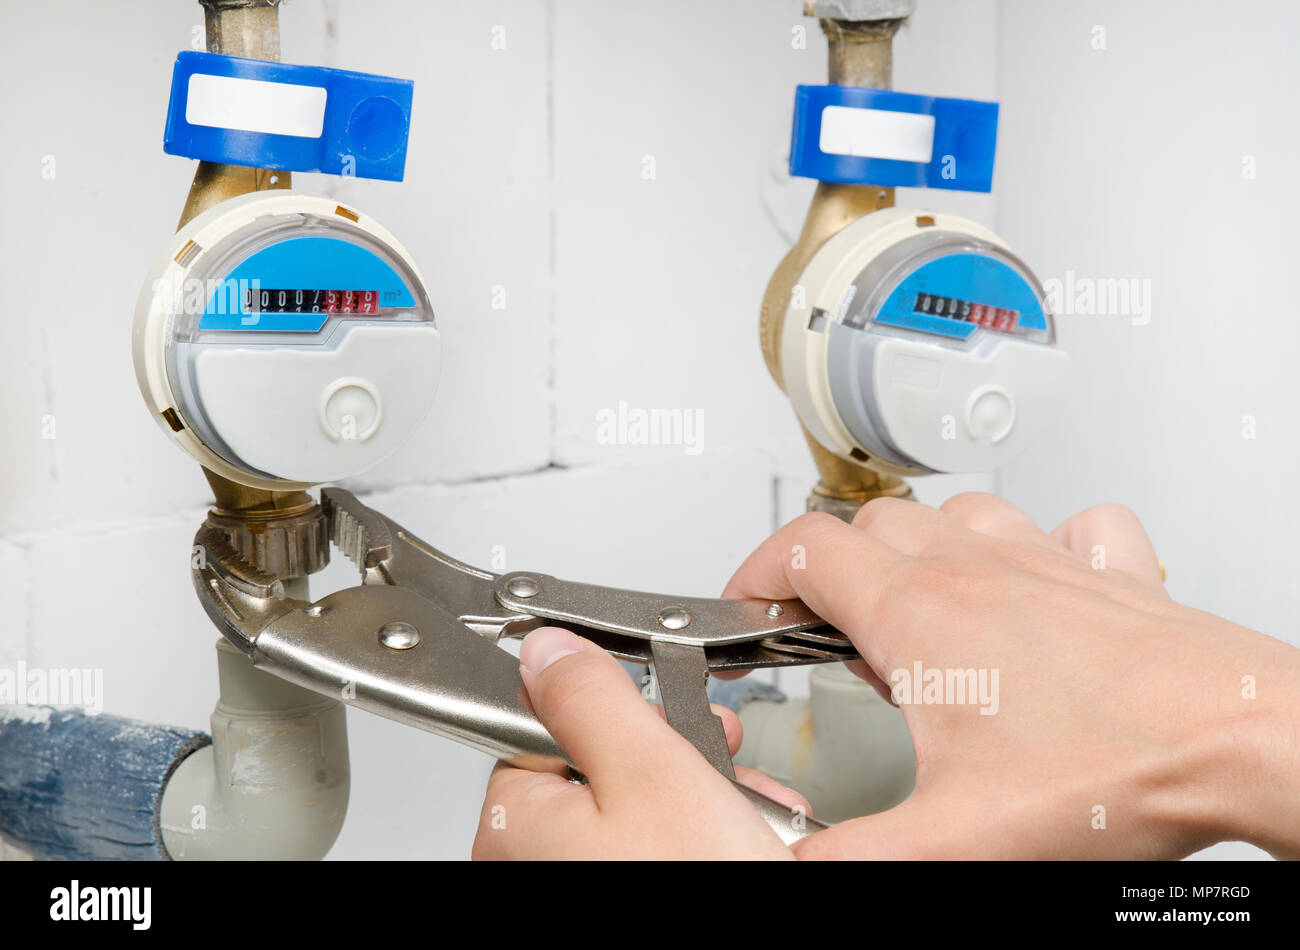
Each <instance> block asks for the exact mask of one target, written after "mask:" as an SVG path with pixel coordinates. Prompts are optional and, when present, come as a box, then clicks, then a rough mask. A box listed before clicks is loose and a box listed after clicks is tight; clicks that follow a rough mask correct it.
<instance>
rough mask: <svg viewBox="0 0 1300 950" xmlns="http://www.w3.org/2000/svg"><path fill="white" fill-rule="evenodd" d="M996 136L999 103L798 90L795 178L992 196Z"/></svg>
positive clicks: (877, 92) (887, 93)
mask: <svg viewBox="0 0 1300 950" xmlns="http://www.w3.org/2000/svg"><path fill="white" fill-rule="evenodd" d="M997 135H998V105H997V103H996V102H977V101H975V100H973V99H939V98H935V97H933V96H916V95H912V94H911V93H906V92H894V91H893V90H889V89H861V88H858V87H856V86H799V87H797V89H796V91H795V106H794V129H793V132H792V135H791V141H790V174H791V175H798V176H800V177H803V178H815V179H817V180H818V181H829V182H839V183H842V184H855V185H883V186H886V187H898V186H901V187H918V188H948V189H953V190H957V191H990V190H991V189H992V188H993V154H994V151H995V149H996V146H997Z"/></svg>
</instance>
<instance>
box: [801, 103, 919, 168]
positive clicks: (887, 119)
mask: <svg viewBox="0 0 1300 950" xmlns="http://www.w3.org/2000/svg"><path fill="white" fill-rule="evenodd" d="M818 145H819V146H820V147H821V150H822V151H823V152H825V153H826V154H827V155H852V156H855V157H857V158H888V159H893V160H894V161H899V162H929V161H930V158H931V156H932V155H933V153H934V116H932V115H918V114H917V113H915V112H887V111H885V110H884V109H852V108H849V107H848V106H827V107H826V108H825V109H823V110H822V134H821V139H820V141H819V142H818Z"/></svg>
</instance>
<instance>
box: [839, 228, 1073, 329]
mask: <svg viewBox="0 0 1300 950" xmlns="http://www.w3.org/2000/svg"><path fill="white" fill-rule="evenodd" d="M851 293H852V301H851V302H850V305H849V308H848V313H847V315H846V317H845V320H844V322H845V323H846V324H847V325H849V326H852V327H856V328H858V329H865V328H866V327H867V326H868V324H872V323H874V324H876V325H877V327H878V328H879V329H882V330H883V329H885V328H894V329H900V330H909V331H913V332H915V333H923V334H926V335H927V336H929V337H931V338H936V337H937V338H939V339H942V340H948V341H954V342H965V341H968V340H971V339H972V338H973V337H975V336H976V335H977V334H978V331H979V330H981V329H982V330H986V331H991V332H994V333H1001V334H1006V335H1009V336H1015V337H1022V338H1024V339H1028V340H1033V341H1036V342H1041V343H1051V342H1053V340H1054V338H1055V332H1054V328H1053V326H1052V319H1051V315H1050V314H1049V313H1048V312H1047V309H1046V307H1045V306H1044V302H1043V300H1044V298H1043V292H1042V289H1041V288H1040V287H1039V286H1038V281H1037V280H1036V279H1035V278H1034V277H1033V275H1032V274H1031V273H1030V272H1029V269H1028V268H1027V267H1025V266H1024V264H1022V263H1021V262H1020V261H1019V260H1017V259H1016V258H1015V257H1014V256H1012V255H1011V254H1009V253H1008V252H1007V251H1005V250H1003V249H1002V248H999V247H996V246H995V245H992V244H990V243H988V242H987V241H982V240H980V239H978V238H975V237H967V236H965V235H957V234H951V233H948V234H944V233H930V234H922V235H918V236H916V237H913V238H909V239H908V240H905V241H900V242H899V243H898V244H896V245H895V246H894V247H892V248H890V249H889V250H888V251H887V252H885V253H883V254H881V255H880V256H879V257H877V258H876V259H875V260H873V261H872V262H871V263H870V264H869V265H868V266H867V267H865V268H864V269H863V270H862V272H861V273H860V274H859V276H858V278H857V279H856V280H855V281H854V282H853V284H852V291H851ZM853 303H857V306H853V305H852V304H853Z"/></svg>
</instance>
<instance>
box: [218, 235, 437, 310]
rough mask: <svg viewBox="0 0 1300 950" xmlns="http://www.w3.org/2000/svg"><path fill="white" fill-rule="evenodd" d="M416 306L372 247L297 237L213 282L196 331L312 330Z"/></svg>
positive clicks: (250, 258)
mask: <svg viewBox="0 0 1300 950" xmlns="http://www.w3.org/2000/svg"><path fill="white" fill-rule="evenodd" d="M414 306H415V296H414V294H412V293H411V289H410V288H409V287H408V286H407V285H406V282H405V281H403V280H402V278H401V277H400V276H399V275H398V273H397V272H396V271H395V270H394V269H393V268H392V267H391V266H389V265H388V264H387V263H386V262H385V261H383V260H382V259H381V258H380V257H379V256H378V255H377V254H375V253H374V252H373V251H371V250H369V249H368V248H365V247H362V246H361V245H359V244H354V243H353V242H351V241H345V240H342V239H340V238H333V237H319V236H311V237H295V238H288V239H286V240H283V241H278V242H276V243H275V244H272V245H270V246H268V247H264V248H262V249H261V250H260V251H256V252H254V253H253V254H250V255H249V256H248V257H246V258H245V259H244V260H243V261H241V262H240V263H239V264H237V265H235V267H234V268H233V269H232V270H231V271H230V273H229V274H228V275H227V276H226V277H225V279H224V280H219V281H216V287H215V288H214V289H212V291H211V293H210V294H209V295H208V299H207V304H206V306H205V308H204V311H203V317H202V319H201V320H200V321H199V329H200V330H263V331H274V332H285V331H289V332H301V333H315V332H317V331H318V330H320V328H321V327H322V326H324V325H325V322H326V321H327V320H328V319H329V318H330V317H331V316H336V315H343V316H346V315H356V316H382V315H383V314H384V313H385V312H386V311H391V310H401V309H407V308H411V307H414Z"/></svg>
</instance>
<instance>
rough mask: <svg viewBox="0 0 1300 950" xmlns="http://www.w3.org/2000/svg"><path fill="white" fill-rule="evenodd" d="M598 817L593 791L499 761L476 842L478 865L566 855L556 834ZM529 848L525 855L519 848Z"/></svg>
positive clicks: (481, 816) (479, 823)
mask: <svg viewBox="0 0 1300 950" xmlns="http://www.w3.org/2000/svg"><path fill="white" fill-rule="evenodd" d="M596 815H597V811H596V803H595V799H594V798H593V797H592V793H591V789H590V788H589V787H588V786H585V785H575V784H574V783H572V782H570V781H568V780H567V779H565V778H564V777H562V776H560V775H556V774H555V773H554V772H532V771H529V770H528V769H517V768H514V767H513V766H510V765H507V764H506V763H504V762H498V763H497V765H496V768H494V769H493V770H492V777H491V778H489V779H488V785H487V791H486V792H485V793H484V797H483V809H482V811H481V812H480V813H479V822H478V833H477V835H476V836H475V838H474V851H473V857H474V859H475V860H479V861H482V860H518V859H526V858H529V857H533V856H544V855H553V854H561V853H563V848H564V846H565V845H566V844H567V842H565V841H563V840H556V835H557V833H559V832H558V829H565V828H568V827H570V825H571V824H572V823H586V822H590V821H592V820H594V819H595V817H596ZM521 848H522V849H525V850H524V851H521V850H520V849H521Z"/></svg>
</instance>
